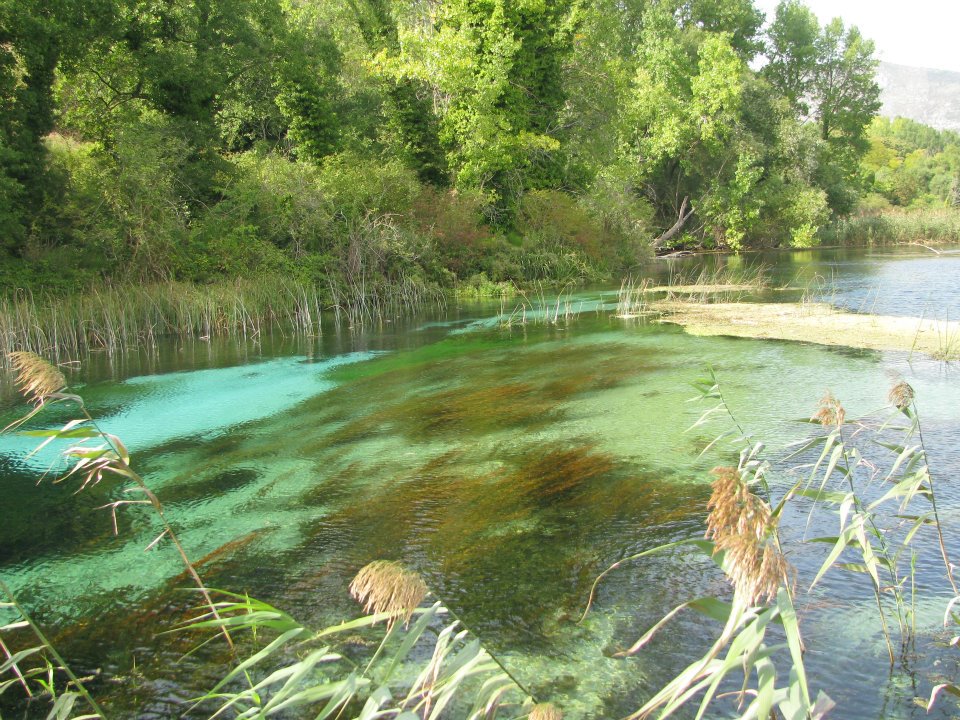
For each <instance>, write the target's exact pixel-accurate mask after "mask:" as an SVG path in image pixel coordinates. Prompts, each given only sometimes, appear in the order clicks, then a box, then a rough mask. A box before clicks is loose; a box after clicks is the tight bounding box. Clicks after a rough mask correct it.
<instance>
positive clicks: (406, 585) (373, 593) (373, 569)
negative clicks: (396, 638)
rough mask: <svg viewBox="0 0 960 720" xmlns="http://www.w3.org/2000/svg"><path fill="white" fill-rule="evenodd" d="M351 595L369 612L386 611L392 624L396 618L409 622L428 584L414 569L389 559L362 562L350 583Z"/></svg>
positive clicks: (391, 624) (388, 622) (389, 623)
mask: <svg viewBox="0 0 960 720" xmlns="http://www.w3.org/2000/svg"><path fill="white" fill-rule="evenodd" d="M350 594H351V595H352V596H353V598H354V599H355V600H356V601H357V602H359V603H362V604H363V609H364V611H365V612H368V613H389V614H391V615H393V616H394V617H392V618H391V619H390V620H388V621H387V625H388V626H389V627H392V626H393V624H394V622H396V620H397V618H399V617H401V616H402V617H403V619H404V622H405V623H406V622H409V621H410V618H411V617H412V615H413V611H414V610H416V609H417V607H418V606H419V605H420V603H421V602H423V598H424V597H426V595H427V586H426V585H425V584H424V582H423V580H421V579H420V576H419V575H417V574H416V573H415V572H412V571H410V570H407V569H406V568H405V567H403V566H402V565H400V564H399V563H395V562H392V561H389V560H375V561H373V562H372V563H370V564H369V565H365V566H364V567H363V568H361V569H360V572H358V573H357V576H356V577H355V578H354V579H353V582H352V583H350Z"/></svg>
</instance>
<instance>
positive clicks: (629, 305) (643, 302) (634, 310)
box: [614, 276, 650, 320]
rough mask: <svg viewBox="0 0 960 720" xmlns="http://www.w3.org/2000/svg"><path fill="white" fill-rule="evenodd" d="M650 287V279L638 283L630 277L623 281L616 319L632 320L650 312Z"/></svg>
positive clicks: (618, 297)
mask: <svg viewBox="0 0 960 720" xmlns="http://www.w3.org/2000/svg"><path fill="white" fill-rule="evenodd" d="M649 287H650V280H649V278H643V279H642V280H640V281H639V282H638V281H637V280H636V279H634V278H633V276H630V277H626V278H624V279H623V280H621V281H620V289H619V290H618V291H617V309H616V312H615V313H614V317H618V318H622V319H624V320H630V319H633V318H638V317H642V316H643V315H645V314H646V313H647V312H648V311H649V304H648V303H647V298H646V293H647V292H648V290H649Z"/></svg>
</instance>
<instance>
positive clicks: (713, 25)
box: [0, 0, 958, 288]
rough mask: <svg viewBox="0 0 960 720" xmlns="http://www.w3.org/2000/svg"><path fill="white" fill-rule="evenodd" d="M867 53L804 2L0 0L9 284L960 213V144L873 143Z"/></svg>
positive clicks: (384, 267)
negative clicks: (918, 211) (863, 204)
mask: <svg viewBox="0 0 960 720" xmlns="http://www.w3.org/2000/svg"><path fill="white" fill-rule="evenodd" d="M873 52H874V48H873V44H872V43H871V42H870V41H869V40H867V39H865V38H863V37H862V36H861V34H860V33H859V31H858V30H857V29H856V28H855V27H847V26H845V24H844V23H843V22H842V21H841V20H839V19H835V20H832V21H831V22H829V23H828V24H826V25H824V26H821V25H820V24H819V23H818V21H817V19H816V17H815V16H814V15H813V14H812V13H811V12H810V10H808V9H807V8H806V7H805V6H804V5H803V4H802V3H801V2H799V0H785V1H784V2H781V3H780V5H779V6H778V8H777V10H776V13H775V16H774V17H772V18H767V19H766V21H765V18H764V16H763V14H762V13H760V12H759V11H758V10H757V9H756V8H755V7H754V6H753V4H752V2H751V0H686V1H681V0H658V1H656V2H654V1H652V0H617V2H612V1H610V0H589V1H587V0H559V1H557V2H547V1H546V0H511V1H510V2H507V1H506V0H442V1H439V0H416V1H415V2H396V1H391V0H348V1H347V2H339V1H337V2H334V1H332V0H314V1H311V2H306V1H305V0H256V1H254V2H249V1H243V2H241V1H239V0H164V2H150V3H147V2H142V1H141V0H90V1H86V0H84V1H81V0H42V1H41V0H0V97H2V114H0V186H2V192H0V227H3V228H4V231H3V238H2V239H3V249H2V251H0V253H2V255H3V258H2V265H0V267H2V272H3V273H4V274H5V276H6V277H7V279H8V280H9V283H13V282H14V280H13V279H14V278H16V284H17V285H20V286H23V285H25V284H26V285H30V284H31V283H43V284H45V285H48V286H49V285H53V286H62V287H64V288H69V287H73V286H76V285H78V284H82V283H83V282H85V281H86V279H89V278H90V277H91V276H95V277H103V276H106V277H127V278H135V279H165V278H175V279H186V280H193V281H207V280H210V279H215V278H218V277H233V276H237V275H243V274H245V273H250V272H252V271H254V270H257V271H263V270H277V271H281V272H290V273H294V274H295V275H297V276H298V277H303V278H304V279H311V280H324V281H326V282H332V281H331V278H334V277H341V276H343V275H344V274H345V273H347V274H349V273H350V272H357V271H358V270H359V268H361V267H363V269H364V271H365V272H366V271H369V272H373V273H375V274H377V275H378V276H379V277H383V278H386V279H388V280H389V279H395V278H396V277H399V276H409V275H411V274H413V275H416V276H417V277H420V278H422V279H423V280H424V281H429V282H435V283H438V284H441V285H443V284H449V283H451V282H453V281H456V280H457V279H463V278H467V277H470V276H474V275H476V274H478V273H485V274H486V276H487V277H489V278H491V279H494V280H516V281H523V280H535V279H542V278H544V279H564V278H569V277H587V276H591V275H597V274H603V273H610V272H612V271H614V270H617V269H620V268H623V267H630V266H631V265H633V264H635V263H636V262H637V261H638V259H639V258H642V257H643V256H644V255H645V254H649V253H650V251H651V249H663V248H670V247H676V246H680V245H697V246H707V247H725V248H731V249H740V248H747V247H768V246H795V247H806V246H810V245H813V244H816V243H817V242H818V231H819V229H820V228H822V227H823V226H824V225H825V224H826V223H828V222H829V221H830V220H831V218H833V217H837V216H842V215H845V214H848V213H850V212H851V211H853V210H854V208H855V207H856V206H857V203H858V201H859V200H860V198H861V197H862V196H863V195H864V193H866V192H870V193H872V194H873V195H871V196H870V197H881V198H884V199H885V200H886V201H887V202H889V203H894V204H909V203H915V202H925V203H932V202H937V201H942V202H947V201H948V199H949V198H951V197H954V196H953V195H951V194H950V193H954V195H955V194H956V178H957V173H958V163H956V162H954V161H953V160H951V159H950V158H952V157H953V155H951V154H950V152H953V151H950V152H947V150H946V147H947V146H948V145H949V147H951V148H954V149H955V148H956V143H955V142H954V141H953V140H954V139H953V138H947V140H936V139H935V138H927V137H920V136H921V135H922V133H919V132H918V133H913V134H912V135H911V134H910V132H907V131H906V130H904V129H903V127H902V126H901V125H896V124H895V125H894V126H890V125H889V124H888V125H887V126H883V125H880V124H876V125H872V124H871V122H872V120H873V118H874V116H875V115H876V113H877V110H878V108H879V89H878V87H877V84H876V82H875V80H874V71H875V68H876V61H875V59H874V55H873ZM891 127H896V128H897V129H896V130H891V129H890V128H891ZM914 135H916V137H915V138H914ZM917 153H920V154H919V155H918V154H917ZM953 154H954V155H955V154H956V153H955V152H953ZM954 159H955V158H954ZM864 163H865V164H864ZM911 183H913V184H911ZM917 183H919V185H918V184H917ZM925 183H926V184H925ZM918 198H919V200H918ZM9 283H8V284H9Z"/></svg>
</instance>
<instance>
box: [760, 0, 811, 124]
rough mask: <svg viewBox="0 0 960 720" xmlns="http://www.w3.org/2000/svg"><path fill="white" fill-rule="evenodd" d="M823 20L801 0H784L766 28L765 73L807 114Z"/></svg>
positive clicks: (795, 108) (802, 113) (793, 103)
mask: <svg viewBox="0 0 960 720" xmlns="http://www.w3.org/2000/svg"><path fill="white" fill-rule="evenodd" d="M819 37H820V24H819V23H818V22H817V17H816V15H814V14H813V12H811V10H810V9H809V8H808V7H807V6H806V5H804V4H803V3H802V2H800V0H783V2H781V3H780V4H779V5H777V9H776V14H775V16H774V19H773V22H772V23H771V24H770V29H769V30H768V31H767V38H768V44H767V59H768V61H767V64H766V65H765V66H764V67H763V70H762V71H761V72H762V74H763V76H764V77H765V78H766V79H767V80H769V81H770V83H771V84H772V85H773V86H774V87H775V88H776V89H777V90H779V91H780V93H782V94H783V96H784V97H786V98H787V99H788V100H789V101H790V104H791V106H792V107H793V109H794V111H795V112H796V113H797V114H799V115H801V116H806V115H807V114H808V113H809V112H810V108H809V105H808V102H809V99H810V98H809V96H810V94H811V91H812V86H813V80H814V76H815V74H816V70H817V59H818V54H819V49H818V47H817V42H818V39H819Z"/></svg>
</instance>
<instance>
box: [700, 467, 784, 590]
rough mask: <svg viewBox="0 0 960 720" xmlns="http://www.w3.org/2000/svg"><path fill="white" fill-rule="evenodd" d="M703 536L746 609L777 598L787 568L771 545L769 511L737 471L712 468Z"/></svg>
mask: <svg viewBox="0 0 960 720" xmlns="http://www.w3.org/2000/svg"><path fill="white" fill-rule="evenodd" d="M712 472H713V474H714V475H715V476H716V479H715V480H714V481H713V493H712V495H711V497H710V501H709V502H708V504H707V507H708V508H709V510H710V514H709V516H708V517H707V532H706V537H708V538H711V539H712V540H713V541H714V544H715V547H716V550H715V552H721V551H722V552H724V553H725V556H726V566H727V573H728V575H729V576H730V581H731V582H732V583H733V587H734V593H735V594H736V595H737V596H738V597H740V598H741V599H743V600H744V602H746V603H747V604H748V605H756V604H757V603H758V602H760V601H763V600H767V601H769V600H772V599H773V598H774V597H776V594H777V589H778V588H779V587H780V585H781V584H782V583H786V582H787V581H788V578H789V575H790V566H789V564H788V563H787V561H786V559H785V558H784V557H783V555H782V554H781V552H780V551H779V549H778V548H777V546H776V542H775V538H774V537H773V531H774V529H775V526H776V523H775V521H774V520H773V518H772V517H771V513H770V506H769V505H767V503H766V502H764V501H763V500H762V499H761V498H760V497H758V496H757V495H754V494H753V493H752V492H751V491H750V488H749V487H748V486H747V484H746V483H745V482H743V480H742V479H741V477H740V473H739V472H738V471H737V469H736V468H732V467H718V468H714V469H713V471H712Z"/></svg>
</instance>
